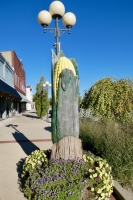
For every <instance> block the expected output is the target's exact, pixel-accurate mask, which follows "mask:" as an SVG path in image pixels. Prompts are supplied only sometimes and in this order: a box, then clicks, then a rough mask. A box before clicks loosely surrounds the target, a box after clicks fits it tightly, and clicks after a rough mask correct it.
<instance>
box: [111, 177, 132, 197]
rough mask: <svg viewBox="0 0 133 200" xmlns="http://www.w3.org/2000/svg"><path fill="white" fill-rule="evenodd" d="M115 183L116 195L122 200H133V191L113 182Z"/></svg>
mask: <svg viewBox="0 0 133 200" xmlns="http://www.w3.org/2000/svg"><path fill="white" fill-rule="evenodd" d="M113 183H114V188H113V189H114V193H115V194H116V195H117V196H118V198H119V199H120V200H133V191H132V190H131V189H130V188H128V189H124V188H123V187H122V186H121V185H120V184H119V183H118V182H117V181H115V180H113Z"/></svg>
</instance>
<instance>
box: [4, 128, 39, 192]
mask: <svg viewBox="0 0 133 200" xmlns="http://www.w3.org/2000/svg"><path fill="white" fill-rule="evenodd" d="M7 127H12V128H13V129H14V130H15V132H14V133H12V135H13V137H14V138H15V140H16V141H17V142H18V144H19V145H20V146H21V148H22V149H23V151H24V152H25V153H26V154H27V156H29V155H30V154H31V153H32V152H33V151H35V150H39V148H38V147H37V146H36V145H35V144H33V143H32V142H31V141H30V140H29V139H28V138H27V137H26V136H25V135H24V134H23V133H21V132H20V131H19V130H17V129H16V127H17V125H13V124H9V125H7ZM25 160H26V158H21V159H20V161H19V162H18V163H16V166H17V173H18V184H19V190H20V191H21V192H24V185H25V180H24V179H23V178H22V177H21V175H22V172H23V165H24V162H25ZM23 194H24V193H23Z"/></svg>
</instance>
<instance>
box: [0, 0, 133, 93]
mask: <svg viewBox="0 0 133 200" xmlns="http://www.w3.org/2000/svg"><path fill="white" fill-rule="evenodd" d="M51 2H52V1H51V0H36V1H35V0H0V51H6V50H15V52H16V54H17V56H18V58H20V59H22V60H23V65H24V68H25V71H26V85H31V86H32V87H33V93H35V87H36V83H38V82H39V80H40V77H41V76H44V77H45V79H46V80H48V81H49V82H51V49H52V48H54V47H53V44H54V42H55V38H54V36H53V35H52V34H51V33H50V32H46V33H45V34H44V33H43V28H42V27H41V26H40V25H39V24H38V21H37V15H38V13H39V12H40V11H41V10H48V9H49V5H50V3H51ZM62 3H63V4H64V5H65V8H66V12H73V13H74V14H75V15H76V18H77V22H76V25H75V26H74V27H73V28H72V30H71V34H70V35H68V34H67V33H65V34H64V35H62V36H61V38H60V42H61V49H62V50H63V51H64V53H65V55H66V57H68V58H75V59H76V60H77V62H78V67H79V68H78V69H79V74H80V94H81V96H82V95H83V94H84V90H86V89H88V88H89V87H90V86H92V84H94V83H95V82H96V81H97V80H99V79H101V78H103V77H106V76H108V75H110V76H115V77H116V78H126V77H130V78H133V0H84V1H83V0H71V1H70V0H69V1H68V0H62ZM59 26H60V28H64V26H63V25H62V21H61V20H60V24H59ZM49 27H54V20H53V22H52V23H51V25H50V26H49Z"/></svg>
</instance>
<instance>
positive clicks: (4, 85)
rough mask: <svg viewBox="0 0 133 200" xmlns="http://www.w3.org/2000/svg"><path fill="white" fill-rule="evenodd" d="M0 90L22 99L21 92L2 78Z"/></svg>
mask: <svg viewBox="0 0 133 200" xmlns="http://www.w3.org/2000/svg"><path fill="white" fill-rule="evenodd" d="M0 92H2V93H4V94H7V95H11V96H14V97H16V98H19V99H21V96H20V95H19V93H18V92H17V91H16V90H15V89H14V88H13V87H11V86H10V85H8V84H7V83H5V82H4V81H2V80H1V79H0Z"/></svg>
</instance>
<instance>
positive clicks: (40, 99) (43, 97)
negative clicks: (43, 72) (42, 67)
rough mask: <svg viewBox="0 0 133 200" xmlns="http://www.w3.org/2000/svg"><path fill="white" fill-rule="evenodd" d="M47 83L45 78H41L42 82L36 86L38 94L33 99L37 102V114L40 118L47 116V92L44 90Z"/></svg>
mask: <svg viewBox="0 0 133 200" xmlns="http://www.w3.org/2000/svg"><path fill="white" fill-rule="evenodd" d="M44 82H45V79H44V76H42V77H41V78H40V82H39V83H37V84H36V93H35V95H34V97H33V101H34V102H35V108H36V113H37V115H38V116H39V117H42V116H45V115H46V112H47V108H46V104H47V91H46V90H45V89H44V88H43V84H44Z"/></svg>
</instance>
